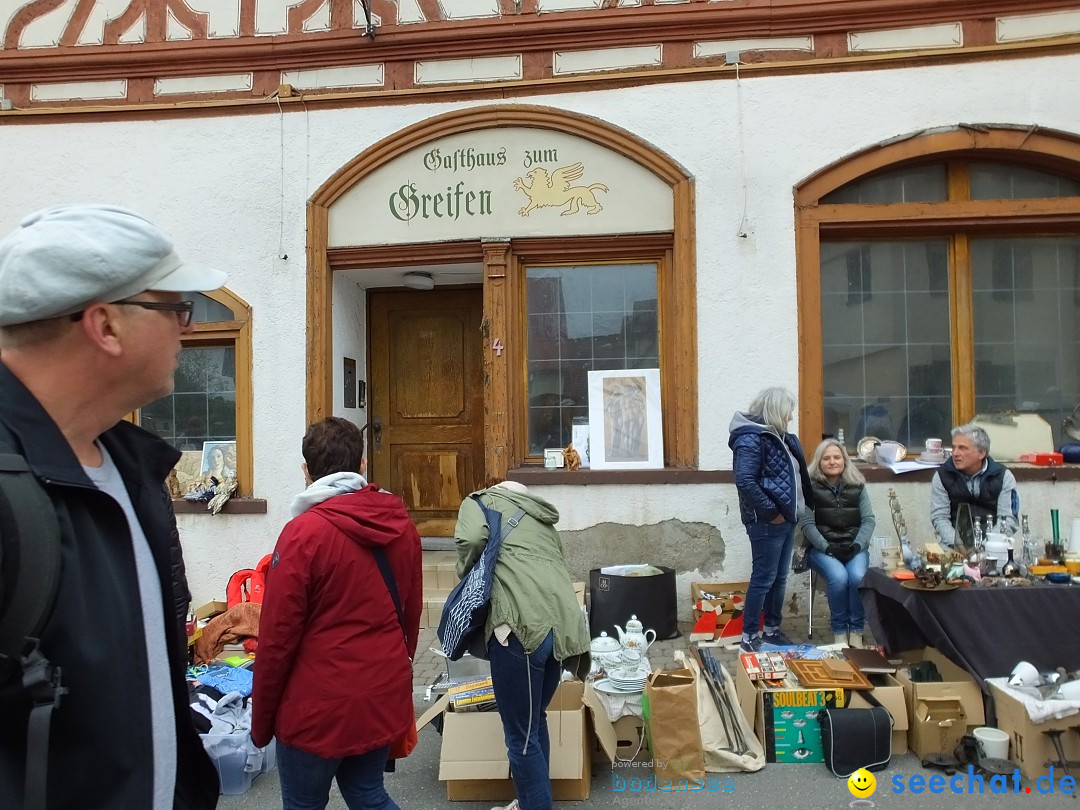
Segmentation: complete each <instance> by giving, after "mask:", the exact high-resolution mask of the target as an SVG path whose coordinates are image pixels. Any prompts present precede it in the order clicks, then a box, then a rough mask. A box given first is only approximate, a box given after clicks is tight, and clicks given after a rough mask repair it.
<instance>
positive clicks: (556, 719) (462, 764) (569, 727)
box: [416, 681, 592, 801]
mask: <svg viewBox="0 0 1080 810" xmlns="http://www.w3.org/2000/svg"><path fill="white" fill-rule="evenodd" d="M584 689H585V685H584V684H583V683H582V682H581V681H563V682H562V683H561V684H559V689H558V691H556V692H555V697H554V698H552V701H551V705H550V706H548V710H547V717H548V736H549V738H550V741H551V764H550V776H551V791H552V796H553V797H554V798H555V800H556V801H583V800H585V799H588V798H589V789H590V787H591V784H590V783H591V780H592V773H591V771H590V764H591V763H590V752H589V743H590V741H589V736H588V733H587V732H588V724H587V723H586V719H585V706H584V704H583V703H582V698H583V696H584ZM440 713H444V714H443V735H442V751H441V754H440V757H439V779H440V781H443V782H446V797H447V798H448V799H449V800H450V801H509V800H510V799H513V798H514V796H515V792H514V783H513V781H512V780H511V779H510V762H509V760H507V758H506V744H505V742H504V741H503V729H502V721H501V720H500V719H499V713H498V712H497V711H488V712H454V711H453V710H452V709H451V707H450V706H449V698H448V697H447V696H444V697H443V698H441V699H440V700H439V701H438V702H437V703H436V704H435V705H434V706H432V707H431V708H430V709H428V711H426V712H425V713H424V714H423V716H422V717H421V718H420V719H419V720H417V721H416V725H417V728H418V729H420V728H423V727H424V726H425V725H427V724H428V723H429V722H431V720H432V719H433V718H434V717H435V716H437V715H438V714H440Z"/></svg>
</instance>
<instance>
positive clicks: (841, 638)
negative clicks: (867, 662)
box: [833, 633, 855, 647]
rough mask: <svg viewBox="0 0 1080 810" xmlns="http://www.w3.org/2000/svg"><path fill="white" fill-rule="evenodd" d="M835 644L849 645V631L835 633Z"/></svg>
mask: <svg viewBox="0 0 1080 810" xmlns="http://www.w3.org/2000/svg"><path fill="white" fill-rule="evenodd" d="M833 644H842V645H843V646H845V647H847V646H849V644H848V634H847V633H833ZM850 646H852V647H854V646H855V645H854V644H851V645H850Z"/></svg>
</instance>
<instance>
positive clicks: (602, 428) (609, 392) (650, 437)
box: [589, 368, 664, 470]
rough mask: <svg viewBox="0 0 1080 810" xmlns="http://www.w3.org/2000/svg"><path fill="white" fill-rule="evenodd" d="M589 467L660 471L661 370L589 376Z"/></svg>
mask: <svg viewBox="0 0 1080 810" xmlns="http://www.w3.org/2000/svg"><path fill="white" fill-rule="evenodd" d="M589 464H590V466H591V467H592V469H594V470H658V469H661V468H663V466H664V432H663V421H662V416H661V411H660V369H658V368H645V369H623V370H618V371H590V372H589Z"/></svg>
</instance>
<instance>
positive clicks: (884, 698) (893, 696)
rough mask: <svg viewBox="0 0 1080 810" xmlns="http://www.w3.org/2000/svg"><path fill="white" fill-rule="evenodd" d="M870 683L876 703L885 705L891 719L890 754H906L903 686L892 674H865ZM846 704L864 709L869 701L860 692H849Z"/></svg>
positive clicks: (906, 712)
mask: <svg viewBox="0 0 1080 810" xmlns="http://www.w3.org/2000/svg"><path fill="white" fill-rule="evenodd" d="M866 677H867V678H869V679H870V683H872V684H873V685H874V688H873V690H872V694H873V696H874V697H875V698H876V699H877V701H878V703H880V704H881V705H882V706H884V707H885V709H886V710H887V711H888V712H889V716H890V717H891V718H892V721H893V727H892V730H893V733H892V755H893V756H894V757H897V756H900V755H901V754H906V753H907V750H908V728H909V721H908V711H907V700H906V699H905V698H904V687H903V686H901V685H900V682H899V681H898V680H896V678H894V677H892V675H884V674H867V676H866ZM848 706H849V707H851V708H852V709H866V708H869V707H870V703H868V702H867V700H866V698H865V697H863V693H862V692H855V691H853V692H851V694H850V697H849V700H848Z"/></svg>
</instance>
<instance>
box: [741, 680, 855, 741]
mask: <svg viewBox="0 0 1080 810" xmlns="http://www.w3.org/2000/svg"><path fill="white" fill-rule="evenodd" d="M759 687H760V685H756V684H755V683H754V682H753V681H751V680H750V678H749V676H747V674H746V670H744V669H743V668H742V667H735V692H736V694H737V695H738V696H739V707H740V708H741V709H742V711H743V714H745V715H746V716H747V717H748V718H750V717H752V718H754V733H755V734H756V735H757V738H758V740H760V741H761V744H762V746H763V747H764V748H765V761H766V762H824V761H825V757H824V753H823V751H822V747H821V725H820V724H819V723H818V719H817V715H818V712H819V711H821V710H822V709H824V708H836V709H842V708H844V706H845V705H846V699H845V698H846V696H845V692H844V690H843V689H773V688H769V687H765V688H759Z"/></svg>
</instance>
